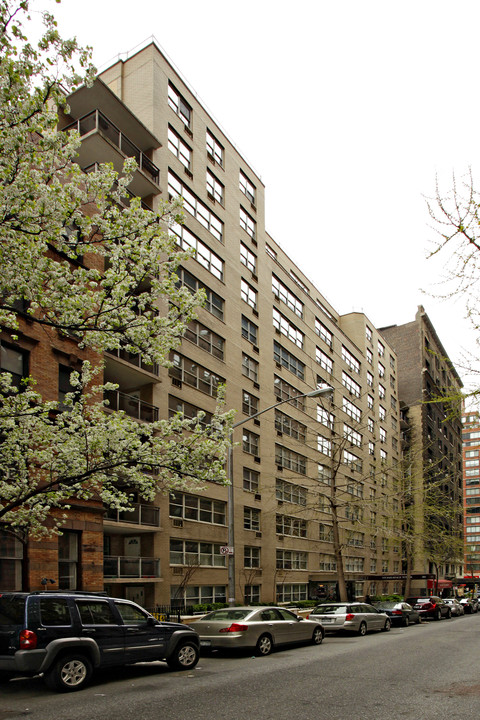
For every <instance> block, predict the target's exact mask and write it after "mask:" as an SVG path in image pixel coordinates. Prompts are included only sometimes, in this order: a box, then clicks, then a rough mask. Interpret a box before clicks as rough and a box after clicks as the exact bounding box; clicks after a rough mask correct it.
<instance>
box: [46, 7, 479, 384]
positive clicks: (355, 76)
mask: <svg viewBox="0 0 480 720" xmlns="http://www.w3.org/2000/svg"><path fill="white" fill-rule="evenodd" d="M41 9H49V10H52V11H53V12H54V14H55V16H56V17H57V20H58V23H59V28H60V31H61V32H62V34H63V35H64V36H67V35H68V36H72V35H76V36H77V37H78V39H79V40H80V42H81V43H82V44H88V45H91V46H92V47H93V51H94V61H95V63H96V65H97V67H98V68H100V69H102V68H104V67H106V66H107V65H108V64H110V63H111V62H113V61H115V60H116V59H117V58H118V56H119V55H122V54H124V53H128V52H131V51H132V50H134V49H135V47H136V46H138V45H139V44H141V43H143V42H144V41H145V40H146V39H147V38H150V37H151V36H152V35H153V36H154V37H155V38H156V40H157V42H158V44H159V45H160V47H161V48H162V49H163V50H164V51H165V52H166V54H167V55H168V57H169V58H170V60H171V61H172V62H173V64H174V65H175V66H176V67H177V69H179V70H180V72H181V74H182V75H183V76H184V78H185V79H186V80H187V82H188V84H189V85H190V87H191V88H192V89H194V90H195V91H196V92H197V94H198V96H199V97H200V99H201V101H202V102H203V103H204V104H205V105H206V106H207V108H208V109H209V111H210V112H211V114H212V115H213V117H214V118H215V119H216V121H217V122H218V123H219V124H220V125H221V127H222V128H223V130H224V131H225V132H226V134H227V135H228V137H229V138H230V139H231V140H232V141H233V142H234V143H235V144H236V146H237V147H238V149H239V150H240V151H241V152H242V154H243V155H244V157H245V158H246V160H247V161H248V162H249V163H250V165H251V166H252V167H253V168H254V169H255V171H256V172H257V173H258V174H259V175H260V177H261V178H262V180H263V182H264V183H265V186H266V225H267V230H268V231H269V232H270V234H271V235H272V236H273V237H274V239H275V240H276V241H277V242H278V243H279V244H280V245H281V246H282V247H283V248H284V249H285V250H286V252H287V253H288V254H289V255H290V256H291V257H292V259H293V260H294V261H295V262H296V263H297V264H298V265H299V267H300V268H301V269H302V270H303V271H304V272H305V273H306V275H307V276H308V277H309V278H310V279H311V280H312V281H313V282H314V283H315V284H316V285H317V287H318V288H319V290H320V291H321V292H322V293H323V294H324V296H325V297H326V298H327V299H328V300H329V302H330V303H331V304H332V305H333V306H334V307H335V308H336V310H338V311H339V312H340V313H346V312H350V311H352V310H360V311H363V312H365V313H366V314H367V315H368V317H369V318H370V319H371V321H372V322H373V323H374V324H375V325H376V326H377V327H381V326H384V325H389V324H400V323H404V322H409V321H410V320H413V319H414V315H415V312H416V309H417V305H419V304H423V305H424V306H425V308H426V310H427V313H428V314H429V316H430V318H431V320H432V321H433V323H434V325H435V327H436V329H437V332H438V334H439V336H440V338H441V340H442V341H443V344H444V346H445V348H446V350H447V352H448V354H449V355H450V357H451V359H452V360H453V361H454V362H459V358H460V355H461V352H462V348H467V349H471V348H472V347H473V343H474V338H473V337H472V334H471V332H470V331H469V326H468V325H467V323H466V322H464V321H463V319H462V318H463V315H464V311H463V303H457V304H456V305H452V304H451V303H444V302H440V301H439V300H437V299H435V298H432V297H429V296H428V295H425V294H423V293H422V292H421V289H423V290H426V291H430V292H432V291H433V292H435V284H436V283H438V281H439V280H440V275H441V271H442V266H441V263H439V262H433V261H431V260H430V261H428V262H427V261H426V259H425V258H426V254H427V252H428V249H429V248H430V247H431V244H430V243H431V242H432V240H434V238H435V233H434V231H433V230H432V228H431V227H430V219H429V216H428V212H427V208H426V203H425V196H431V195H432V194H434V191H435V179H436V176H438V178H439V181H440V185H441V187H442V188H443V189H444V190H445V192H446V191H447V190H448V189H449V188H450V186H451V179H452V173H453V172H455V173H456V174H457V176H459V177H460V176H462V175H463V174H465V173H466V172H467V170H468V168H469V167H470V166H471V167H472V168H473V171H474V173H475V170H476V168H478V162H477V156H478V152H479V150H478V145H479V136H480V130H479V122H478V112H477V106H478V102H479V101H478V99H477V92H478V91H477V86H478V78H479V76H480V63H479V55H478V33H479V28H480V2H479V1H478V0H455V2H453V1H452V0H403V1H402V2H398V1H397V2H394V0H344V1H343V2H342V0H336V1H332V0H328V1H327V0H296V2H286V1H285V0H242V2H232V1H231V0H230V1H229V0H181V2H175V3H172V2H171V0H169V2H167V0H137V2H131V0H129V1H128V2H127V1H126V0H115V1H113V0H82V2H81V3H79V2H78V1H77V0H75V1H74V0H63V2H62V3H61V5H57V4H56V3H55V2H54V0H32V10H33V11H35V10H41ZM439 291H440V289H439ZM459 371H460V374H463V371H462V369H461V368H459Z"/></svg>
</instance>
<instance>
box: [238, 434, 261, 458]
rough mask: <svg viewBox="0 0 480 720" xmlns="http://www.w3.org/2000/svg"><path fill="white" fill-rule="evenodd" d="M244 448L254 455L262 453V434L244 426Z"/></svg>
mask: <svg viewBox="0 0 480 720" xmlns="http://www.w3.org/2000/svg"><path fill="white" fill-rule="evenodd" d="M242 450H243V452H246V453H249V454H250V455H253V456H254V457H259V455H260V435H257V433H254V432H252V431H251V430H246V429H245V428H244V430H243V435H242Z"/></svg>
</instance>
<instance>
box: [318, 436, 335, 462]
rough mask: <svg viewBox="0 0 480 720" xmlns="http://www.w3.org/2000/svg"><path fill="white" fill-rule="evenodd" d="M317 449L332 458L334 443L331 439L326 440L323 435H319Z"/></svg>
mask: <svg viewBox="0 0 480 720" xmlns="http://www.w3.org/2000/svg"><path fill="white" fill-rule="evenodd" d="M317 449H318V452H321V453H323V454H324V455H327V456H328V457H332V441H331V440H330V439H329V438H326V437H324V436H323V435H317Z"/></svg>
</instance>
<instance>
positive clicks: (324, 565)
mask: <svg viewBox="0 0 480 720" xmlns="http://www.w3.org/2000/svg"><path fill="white" fill-rule="evenodd" d="M318 567H319V569H320V570H323V571H324V572H335V571H336V569H337V562H336V560H335V555H320V556H319V565H318Z"/></svg>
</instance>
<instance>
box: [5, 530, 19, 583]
mask: <svg viewBox="0 0 480 720" xmlns="http://www.w3.org/2000/svg"><path fill="white" fill-rule="evenodd" d="M22 563H23V544H22V543H21V542H20V540H18V539H17V538H16V537H13V535H8V534H7V533H2V532H0V588H1V589H2V590H4V591H5V590H10V591H12V590H22Z"/></svg>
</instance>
